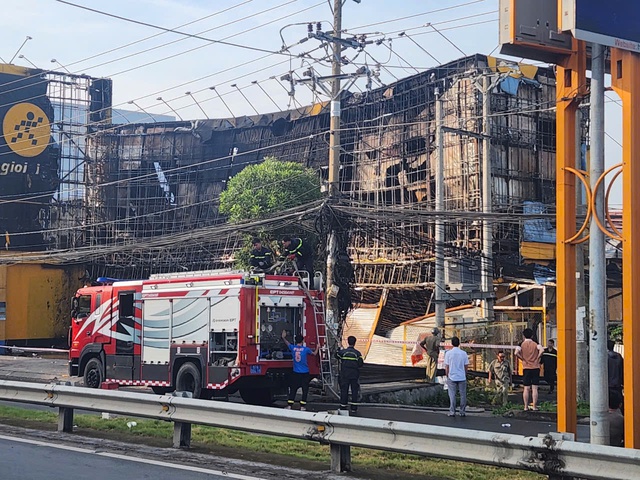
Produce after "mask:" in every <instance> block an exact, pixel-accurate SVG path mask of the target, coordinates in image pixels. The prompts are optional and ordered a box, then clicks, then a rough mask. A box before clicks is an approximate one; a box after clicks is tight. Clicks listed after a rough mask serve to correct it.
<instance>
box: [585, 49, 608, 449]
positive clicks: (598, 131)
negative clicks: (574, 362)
mask: <svg viewBox="0 0 640 480" xmlns="http://www.w3.org/2000/svg"><path fill="white" fill-rule="evenodd" d="M604 50H605V49H604V47H603V46H602V45H599V44H596V43H594V44H592V46H591V96H590V100H591V122H590V123H591V167H590V169H589V178H590V182H591V189H592V190H593V188H594V187H595V184H596V182H597V181H598V179H599V178H600V176H601V175H602V174H603V172H604ZM594 195H595V201H594V207H595V211H594V215H597V216H598V218H604V193H603V191H602V189H598V191H597V192H594ZM589 233H590V236H589V373H590V375H589V377H590V389H589V393H590V417H591V443H596V444H598V445H608V444H609V414H608V407H609V401H608V385H609V383H608V370H607V274H606V260H605V245H604V233H603V232H602V231H601V230H600V229H599V228H598V225H597V224H596V221H595V219H593V218H592V219H591V228H590V230H589Z"/></svg>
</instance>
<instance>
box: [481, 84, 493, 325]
mask: <svg viewBox="0 0 640 480" xmlns="http://www.w3.org/2000/svg"><path fill="white" fill-rule="evenodd" d="M482 96H483V102H482V134H483V137H482V212H483V213H484V215H485V219H484V221H483V222H482V262H481V264H482V291H483V292H484V297H483V300H482V301H483V305H484V315H485V317H486V319H487V321H489V322H490V321H493V319H494V318H493V228H492V225H491V221H490V220H489V218H488V216H489V214H490V213H491V208H492V205H491V188H492V177H491V124H490V121H491V116H490V115H491V77H489V76H488V75H485V76H484V77H483V78H482Z"/></svg>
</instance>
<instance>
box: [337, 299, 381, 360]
mask: <svg viewBox="0 0 640 480" xmlns="http://www.w3.org/2000/svg"><path fill="white" fill-rule="evenodd" d="M377 313H378V304H373V305H366V306H361V307H358V308H354V309H353V310H351V311H350V312H349V313H348V314H347V319H346V321H345V324H344V328H343V329H342V344H343V345H347V337H348V336H350V335H353V336H354V337H356V338H357V339H358V341H357V343H356V348H357V349H358V350H360V351H361V352H363V353H364V352H366V351H367V343H368V341H369V335H371V333H372V330H373V328H374V327H375V321H376V315H377Z"/></svg>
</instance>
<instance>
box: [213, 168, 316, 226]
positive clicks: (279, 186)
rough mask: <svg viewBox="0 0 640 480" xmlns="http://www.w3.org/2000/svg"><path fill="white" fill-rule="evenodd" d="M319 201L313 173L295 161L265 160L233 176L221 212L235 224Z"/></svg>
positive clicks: (223, 194) (224, 196) (223, 196)
mask: <svg viewBox="0 0 640 480" xmlns="http://www.w3.org/2000/svg"><path fill="white" fill-rule="evenodd" d="M319 198H320V180H319V179H318V175H317V174H316V172H315V171H314V170H312V169H310V168H306V167H304V166H303V165H300V164H299V163H295V162H280V161H278V159H276V158H275V157H266V158H265V159H264V162H262V163H260V164H258V165H250V166H248V167H246V168H245V169H244V170H242V171H241V172H240V173H238V174H237V175H236V176H234V177H233V178H232V179H231V180H230V181H229V183H228V185H227V188H226V190H225V191H224V192H222V194H221V195H220V212H221V213H223V214H225V215H228V216H229V220H230V221H231V222H233V223H238V222H241V221H243V220H252V219H256V218H261V217H264V216H265V215H268V214H270V213H274V212H278V211H280V210H285V209H287V208H291V207H295V206H297V205H303V204H305V203H308V202H311V201H313V200H317V199H319Z"/></svg>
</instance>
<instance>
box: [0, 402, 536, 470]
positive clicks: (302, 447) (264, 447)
mask: <svg viewBox="0 0 640 480" xmlns="http://www.w3.org/2000/svg"><path fill="white" fill-rule="evenodd" d="M57 418H58V417H57V414H56V413H55V412H53V411H50V412H49V411H41V410H29V409H24V408H20V407H9V406H4V405H0V423H11V424H13V425H16V424H18V425H19V424H20V423H21V422H20V421H24V422H29V424H30V425H33V424H34V423H36V424H42V425H47V426H49V427H50V425H51V424H55V423H56V422H57ZM134 423H135V425H134ZM74 426H75V427H77V428H79V429H88V430H91V431H94V432H109V433H110V434H116V435H117V438H118V440H120V441H123V442H132V443H137V442H140V441H141V440H143V441H144V440H145V439H148V440H158V439H162V440H166V441H168V442H170V441H171V438H172V435H173V424H172V423H171V422H165V421H161V420H148V419H138V418H136V419H132V418H127V417H120V416H118V417H112V418H108V419H104V418H102V417H101V416H99V415H75V416H74ZM191 441H192V444H198V445H200V446H202V447H204V448H205V449H215V447H225V449H227V450H230V451H237V452H241V455H240V454H239V455H238V457H242V458H245V457H246V455H247V454H248V453H250V452H256V453H265V454H270V455H274V456H276V455H277V456H285V457H292V458H293V459H299V460H307V461H313V462H321V463H323V464H324V465H326V466H327V467H328V465H329V463H330V452H329V447H328V446H327V445H315V446H314V447H313V448H309V445H310V442H308V441H304V440H297V439H290V438H283V437H276V436H271V435H259V434H253V433H246V432H240V431H237V430H227V429H221V428H215V427H207V426H202V425H193V428H192V436H191ZM351 461H352V464H353V466H354V467H355V469H357V470H360V469H367V470H370V469H372V470H377V471H378V472H379V473H380V471H384V472H387V473H386V475H385V476H387V477H390V478H395V476H394V472H397V473H402V474H403V476H404V474H406V475H420V476H421V478H425V477H424V476H425V475H427V476H428V478H433V479H439V480H504V479H507V478H508V479H511V480H538V479H543V478H546V476H542V475H538V474H534V473H530V472H522V471H518V470H510V469H504V468H498V467H490V466H484V465H477V464H472V463H465V462H455V461H450V460H439V459H430V458H424V457H420V456H418V455H407V454H401V453H393V452H385V451H380V450H370V449H364V448H352V449H351ZM407 478H408V477H407Z"/></svg>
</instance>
